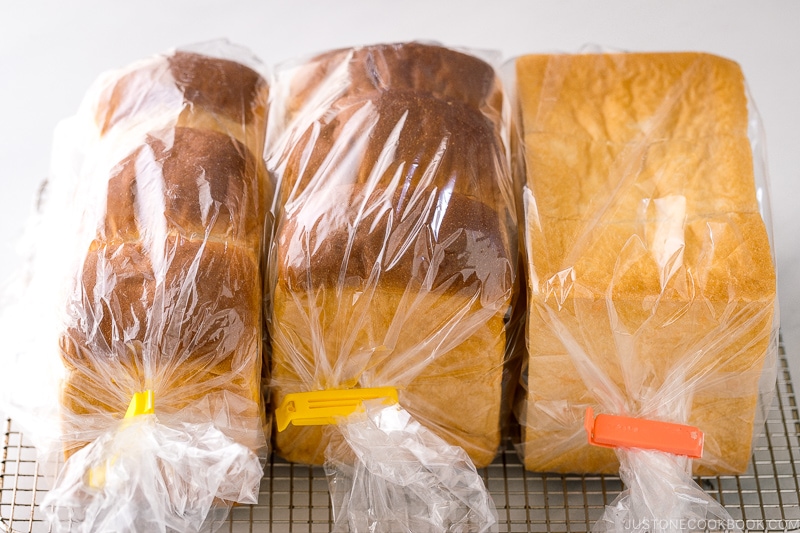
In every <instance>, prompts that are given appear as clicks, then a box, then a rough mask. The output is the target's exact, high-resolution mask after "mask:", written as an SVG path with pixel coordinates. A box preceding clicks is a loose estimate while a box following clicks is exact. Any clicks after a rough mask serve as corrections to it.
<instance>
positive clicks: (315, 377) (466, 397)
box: [268, 43, 516, 465]
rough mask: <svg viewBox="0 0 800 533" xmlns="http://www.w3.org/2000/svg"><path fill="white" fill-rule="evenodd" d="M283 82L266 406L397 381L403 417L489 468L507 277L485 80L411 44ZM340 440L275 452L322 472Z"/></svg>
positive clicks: (303, 433) (311, 67)
mask: <svg viewBox="0 0 800 533" xmlns="http://www.w3.org/2000/svg"><path fill="white" fill-rule="evenodd" d="M278 83H279V84H280V83H284V84H285V87H287V89H286V91H285V95H284V96H283V98H281V99H276V107H278V109H277V110H276V109H275V107H273V108H272V109H271V111H270V112H271V114H272V116H285V121H286V124H287V126H286V129H285V131H284V133H283V136H282V137H281V139H280V141H279V142H278V143H277V144H276V146H277V147H278V148H276V150H275V153H274V154H272V156H271V157H269V158H268V161H269V166H270V170H271V171H273V172H275V173H276V175H277V176H278V178H279V179H280V180H281V181H280V197H281V205H282V206H283V207H282V209H281V210H280V212H279V215H278V228H277V233H276V238H275V243H274V249H273V250H272V261H271V265H272V266H271V267H270V276H271V278H270V290H271V291H272V295H271V296H272V301H271V319H270V337H271V341H272V350H273V353H272V384H273V393H272V400H273V406H274V407H277V406H279V405H280V404H281V402H282V400H283V398H284V397H285V395H286V394H288V393H292V392H305V391H315V390H324V389H342V388H357V387H378V386H394V387H397V388H398V389H399V392H400V404H401V406H402V407H404V408H405V409H407V410H408V411H409V412H410V413H411V415H412V416H414V417H415V418H416V419H417V420H419V421H420V422H421V423H422V424H423V425H425V426H427V427H428V428H430V429H432V430H433V431H434V432H436V433H437V434H439V435H440V436H441V437H443V438H444V439H445V440H447V441H448V442H450V443H452V444H455V445H458V446H462V447H463V448H464V449H465V450H466V451H467V452H468V453H469V454H470V456H471V457H472V459H473V461H475V463H476V464H477V465H486V464H488V463H489V462H490V461H491V460H492V458H493V457H494V455H495V451H496V448H497V445H498V443H499V440H500V410H501V388H502V376H503V362H504V358H505V344H506V342H505V338H506V335H505V325H504V318H505V316H506V313H507V311H508V308H509V304H510V302H511V297H512V287H513V281H514V275H515V269H514V267H515V266H516V254H515V253H514V252H513V250H514V249H515V246H516V240H515V238H516V237H515V232H514V229H513V227H514V209H513V203H510V202H512V201H513V200H512V190H511V183H510V175H509V168H508V161H507V155H506V141H505V139H504V135H505V121H504V118H503V116H502V105H503V99H502V98H503V97H502V91H501V89H500V85H499V81H498V79H497V77H496V76H495V73H494V70H493V69H492V68H491V67H490V66H489V65H488V64H486V63H484V62H483V61H481V60H478V59H476V58H474V57H471V56H468V55H466V54H462V53H459V52H455V51H452V50H448V49H445V48H442V47H438V46H432V45H422V44H417V43H409V44H400V45H379V46H370V47H364V48H357V49H349V50H340V51H335V52H331V53H327V54H324V55H322V56H319V57H317V58H315V59H313V60H311V61H310V62H308V63H307V64H304V65H301V66H300V67H298V68H296V69H295V71H293V72H291V75H289V76H288V79H287V78H286V77H284V78H283V79H282V81H281V80H279V82H278ZM278 90H280V89H278ZM334 435H335V431H334V430H333V429H332V428H331V427H325V426H304V427H298V426H293V425H290V426H289V428H288V429H286V430H285V431H282V432H280V433H276V434H275V446H276V450H277V451H278V453H280V454H281V455H283V456H284V457H286V458H287V459H289V460H292V461H299V462H306V463H317V464H319V463H321V462H323V461H324V453H325V449H326V447H327V445H328V442H329V440H330V439H331V438H333V437H334Z"/></svg>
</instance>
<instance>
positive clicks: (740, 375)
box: [516, 53, 775, 474]
mask: <svg viewBox="0 0 800 533" xmlns="http://www.w3.org/2000/svg"><path fill="white" fill-rule="evenodd" d="M516 74H517V84H518V98H519V107H520V111H519V120H520V123H521V131H522V136H523V140H524V143H523V150H524V160H525V165H526V179H525V181H526V190H525V193H524V200H525V212H526V221H525V248H526V254H527V269H526V270H527V274H528V298H529V316H528V325H527V344H528V349H529V359H528V364H527V374H526V378H527V380H526V381H527V387H526V393H525V398H524V401H523V402H522V404H521V406H520V407H521V423H522V430H523V431H522V444H523V446H522V450H523V455H524V460H525V465H526V467H527V468H529V469H532V470H537V471H557V472H615V471H617V469H618V468H619V465H618V463H617V460H616V456H615V454H614V452H613V450H610V449H605V448H597V447H590V446H589V445H588V443H587V437H586V434H585V431H584V429H583V416H584V412H585V410H586V407H589V406H592V407H593V408H594V409H595V411H597V412H611V413H615V414H628V415H633V416H643V417H649V418H656V419H662V420H668V421H674V422H681V423H688V424H692V425H696V426H698V427H699V428H700V429H701V430H703V431H704V432H705V453H704V456H703V458H702V459H701V460H698V461H695V463H694V468H695V472H697V473H715V474H722V473H731V472H741V471H743V470H744V469H745V468H746V466H747V462H748V460H749V456H750V443H751V439H752V436H753V430H754V428H753V423H754V418H755V415H756V402H757V398H758V393H759V378H760V377H761V375H762V369H763V365H764V362H765V360H768V355H769V354H770V349H771V346H772V344H771V342H772V340H773V337H772V334H773V310H774V305H775V271H774V267H773V263H772V259H771V255H770V248H769V240H768V236H767V232H766V229H765V225H764V222H763V221H762V218H761V215H760V214H759V206H758V202H757V199H756V189H755V181H754V170H753V158H752V148H751V144H750V140H749V138H748V105H747V104H748V103H747V97H746V94H745V86H744V79H743V76H742V73H741V71H740V69H739V67H738V66H737V65H736V64H735V63H733V62H730V61H727V60H724V59H721V58H718V57H714V56H709V55H704V54H690V53H685V54H608V55H602V54H601V55H594V54H587V55H536V56H525V57H521V58H519V59H518V60H517V62H516Z"/></svg>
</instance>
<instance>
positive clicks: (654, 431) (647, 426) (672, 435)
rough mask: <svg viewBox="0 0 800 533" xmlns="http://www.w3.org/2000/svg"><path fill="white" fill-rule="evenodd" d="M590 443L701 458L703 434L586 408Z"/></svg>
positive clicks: (682, 427)
mask: <svg viewBox="0 0 800 533" xmlns="http://www.w3.org/2000/svg"><path fill="white" fill-rule="evenodd" d="M583 425H584V427H585V428H586V433H587V434H588V436H589V444H592V445H594V446H602V447H604V448H641V449H644V450H658V451H662V452H667V453H673V454H675V455H686V456H688V457H692V458H694V459H699V458H700V457H702V455H703V432H702V431H701V430H700V429H698V428H696V427H693V426H685V425H683V424H673V423H671V422H661V421H658V420H645V419H641V418H632V417H629V416H618V415H607V414H601V415H597V418H595V416H594V410H593V409H592V408H591V407H589V408H587V409H586V417H585V418H584V422H583Z"/></svg>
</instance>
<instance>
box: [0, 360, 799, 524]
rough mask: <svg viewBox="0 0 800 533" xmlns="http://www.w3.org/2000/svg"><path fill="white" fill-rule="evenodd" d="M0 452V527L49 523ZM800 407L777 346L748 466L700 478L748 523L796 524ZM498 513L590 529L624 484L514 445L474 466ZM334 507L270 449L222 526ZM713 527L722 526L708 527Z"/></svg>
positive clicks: (7, 451) (33, 485) (31, 483)
mask: <svg viewBox="0 0 800 533" xmlns="http://www.w3.org/2000/svg"><path fill="white" fill-rule="evenodd" d="M2 439H3V449H2V455H0V531H5V532H14V533H33V532H41V531H49V528H48V525H47V523H46V522H45V521H44V517H43V515H42V513H41V511H40V510H39V508H38V506H37V503H38V502H41V500H42V498H43V496H44V492H45V491H46V490H47V483H48V481H47V479H46V478H45V476H44V475H43V472H41V471H42V470H44V468H41V467H40V464H39V463H38V462H37V460H36V452H35V450H34V449H33V448H32V447H31V446H30V445H28V444H27V443H26V442H25V439H24V438H23V436H22V434H21V433H20V432H18V431H16V430H15V429H14V427H13V424H12V421H11V420H8V421H7V424H6V429H5V433H4V434H3V435H2ZM798 471H800V416H798V408H797V399H796V397H795V393H794V388H793V387H792V383H791V379H790V376H789V369H788V363H787V361H786V355H785V352H784V349H783V346H782V345H781V347H780V358H779V367H778V381H777V391H776V394H775V399H774V401H773V403H772V405H771V407H770V409H769V411H768V413H767V420H766V423H765V431H763V432H762V434H761V435H760V436H759V437H758V438H757V439H756V441H755V446H754V448H753V456H752V459H751V462H750V466H749V468H748V470H747V472H746V473H745V474H743V475H740V476H716V477H703V478H698V480H697V481H698V483H700V484H701V486H702V487H703V489H704V490H706V491H707V492H708V493H709V494H711V495H712V496H713V497H715V498H716V499H717V500H718V501H720V502H721V503H722V504H723V505H724V506H725V507H726V509H727V510H728V512H730V514H731V516H732V517H733V518H734V520H736V521H737V523H736V525H737V526H738V527H740V528H741V529H742V530H743V531H745V532H777V531H783V532H787V531H800V482H798V475H797V474H798ZM481 474H482V475H483V477H484V481H485V482H486V485H487V487H488V488H489V491H490V492H491V494H492V496H493V498H494V502H495V505H496V506H497V511H498V514H499V517H500V531H501V532H509V533H510V532H522V531H530V532H550V531H552V532H572V531H589V529H591V526H592V525H593V524H594V523H595V521H597V520H598V519H599V518H600V516H601V515H602V513H603V509H604V508H605V506H606V505H608V504H610V503H611V502H612V501H613V500H614V498H615V497H616V496H617V495H618V494H619V493H620V491H621V490H622V489H623V486H622V483H621V482H620V480H619V478H618V477H614V476H592V475H568V476H563V475H554V474H535V473H531V472H526V471H525V470H524V468H523V467H522V464H521V463H520V460H519V458H518V457H517V454H516V452H515V451H514V449H513V447H512V446H510V445H509V446H507V447H506V448H505V449H504V450H503V451H502V452H501V453H500V454H498V457H497V458H496V459H495V461H494V462H493V463H492V464H491V465H489V466H488V467H487V468H484V469H482V470H481ZM332 519H333V516H332V511H331V506H330V498H329V496H328V484H327V478H326V477H325V472H324V470H323V469H322V468H321V467H312V466H308V465H300V464H291V463H287V462H286V461H283V460H282V459H280V458H278V457H275V456H273V457H272V459H271V460H270V462H269V464H268V465H267V470H266V475H265V476H264V479H263V480H262V483H261V490H260V495H259V502H258V504H257V505H252V506H241V507H235V508H233V509H232V510H231V512H230V514H229V515H228V517H227V519H226V521H225V523H223V524H222V527H221V530H220V531H222V532H229V533H244V532H251V533H252V532H261V531H269V532H274V533H290V532H291V533H295V532H304V533H317V532H326V531H330V529H331V526H332ZM711 529H715V530H720V529H724V527H716V526H715V527H712V528H711Z"/></svg>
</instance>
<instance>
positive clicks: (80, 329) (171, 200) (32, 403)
mask: <svg viewBox="0 0 800 533" xmlns="http://www.w3.org/2000/svg"><path fill="white" fill-rule="evenodd" d="M260 69H261V67H260V65H259V63H258V62H257V60H255V59H254V58H252V57H251V56H250V55H249V53H248V52H246V51H245V50H242V49H239V48H236V47H234V46H233V45H230V44H228V43H225V42H216V43H208V44H206V45H201V46H198V47H195V48H192V49H185V50H179V51H176V52H170V53H167V54H163V55H159V56H156V57H153V58H150V59H146V60H143V61H140V62H137V63H135V64H133V65H131V66H130V67H127V68H125V69H122V70H119V71H114V72H110V73H108V74H106V75H104V76H102V77H101V78H100V79H99V80H98V81H97V82H96V83H95V84H94V85H93V87H92V88H91V89H90V91H89V93H88V94H87V96H86V99H85V101H84V103H83V105H82V106H81V108H80V110H79V112H78V114H77V115H76V116H75V117H74V118H71V119H69V120H67V121H65V122H63V123H62V124H60V125H59V128H58V130H57V132H56V138H55V144H54V156H53V164H52V172H51V175H50V178H49V180H48V183H47V186H46V189H45V193H44V196H43V197H42V200H41V205H40V209H39V211H38V213H37V215H36V217H35V220H34V221H33V222H32V224H31V226H30V228H29V239H28V242H29V243H30V245H31V247H30V249H31V254H30V257H29V261H28V264H27V270H26V276H27V277H26V279H25V280H24V284H23V285H22V286H23V287H24V288H23V289H22V290H21V291H20V294H18V295H17V297H16V299H15V300H13V301H12V303H9V304H8V305H7V306H6V308H5V309H4V314H5V317H4V319H3V326H4V328H7V329H6V333H4V338H5V339H7V340H9V342H10V345H11V349H10V350H8V351H5V352H4V354H3V358H4V360H3V370H4V376H3V377H6V378H9V377H10V378H11V379H8V380H5V381H7V383H4V385H3V387H4V388H5V390H4V393H6V400H7V405H8V406H9V407H8V408H9V409H10V414H11V415H12V416H14V418H15V420H16V421H17V422H18V423H20V424H21V425H22V426H23V427H24V428H25V429H26V431H27V433H26V435H27V436H29V437H31V438H33V440H34V442H35V443H36V444H37V445H38V447H39V448H40V449H41V450H42V451H43V452H44V453H45V454H47V453H50V454H51V457H52V456H53V455H56V454H61V453H62V452H63V456H64V458H65V459H66V462H65V464H64V465H63V468H62V469H61V470H60V472H59V474H58V477H57V479H56V481H55V485H54V487H53V489H52V490H51V491H50V492H49V493H48V495H47V497H46V499H45V501H43V502H42V508H43V509H44V511H45V513H46V514H47V515H48V516H49V517H50V518H51V519H52V520H53V521H54V525H55V529H56V530H57V531H61V530H69V531H87V532H88V531H115V532H120V531H131V532H133V531H199V530H209V529H212V527H213V524H212V522H213V521H212V520H211V519H212V517H217V518H218V517H219V516H220V515H219V513H216V512H212V511H213V510H215V509H217V508H224V507H225V506H230V504H231V503H232V502H243V503H248V502H249V503H255V502H256V500H257V497H258V488H259V483H260V479H261V475H262V471H263V461H264V459H265V458H266V451H267V441H266V438H265V429H268V427H269V426H268V425H267V424H266V419H265V412H264V406H263V400H262V390H261V372H262V342H263V339H262V320H263V319H262V297H263V288H262V285H263V284H262V279H263V275H262V273H261V270H260V263H261V260H262V254H263V250H262V246H263V244H262V242H263V236H264V234H265V231H267V230H265V227H264V226H265V222H264V221H265V219H266V217H265V214H266V212H267V210H268V208H269V205H270V202H271V201H272V192H271V186H270V185H269V180H268V174H267V172H266V167H265V166H264V160H263V150H264V138H265V134H266V111H267V103H268V102H267V101H268V85H267V82H266V81H265V79H264V78H263V77H262V75H261V74H259V72H257V71H258V70H260ZM6 318H7V319H8V320H6ZM6 387H7V388H6ZM143 398H147V405H146V406H144V405H141V404H140V402H139V400H141V401H144V400H143Z"/></svg>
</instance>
